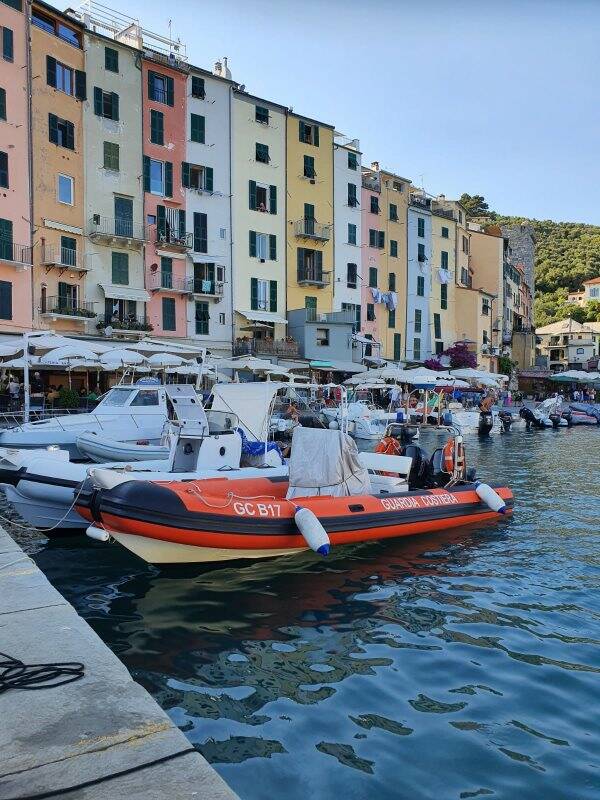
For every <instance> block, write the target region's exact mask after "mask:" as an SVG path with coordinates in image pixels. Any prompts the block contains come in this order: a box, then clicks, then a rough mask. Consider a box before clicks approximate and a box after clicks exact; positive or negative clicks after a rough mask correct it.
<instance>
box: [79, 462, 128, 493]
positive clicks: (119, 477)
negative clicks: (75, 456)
mask: <svg viewBox="0 0 600 800" xmlns="http://www.w3.org/2000/svg"><path fill="white" fill-rule="evenodd" d="M129 471H130V472H131V470H129ZM88 475H89V477H90V478H91V479H92V481H93V482H94V486H96V487H98V488H99V489H112V488H113V487H114V486H118V485H119V484H120V483H125V481H129V480H131V477H130V476H129V475H128V474H127V471H124V472H123V471H121V470H116V469H102V468H100V467H91V468H90V469H89V470H88Z"/></svg>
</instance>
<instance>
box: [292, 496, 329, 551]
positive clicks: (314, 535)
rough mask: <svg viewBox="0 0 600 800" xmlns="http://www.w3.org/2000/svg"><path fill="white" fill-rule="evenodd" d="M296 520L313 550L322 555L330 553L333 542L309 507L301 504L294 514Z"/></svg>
mask: <svg viewBox="0 0 600 800" xmlns="http://www.w3.org/2000/svg"><path fill="white" fill-rule="evenodd" d="M294 521H295V522H296V525H297V526H298V530H299V531H300V533H301V534H302V536H304V538H305V540H306V544H307V545H308V546H309V547H310V549H311V550H314V551H315V553H319V555H322V556H326V555H328V554H329V548H330V546H331V543H330V541H329V536H328V535H327V531H326V530H325V528H324V527H323V526H322V525H321V523H320V522H319V520H318V519H317V517H316V516H315V514H313V512H312V511H311V510H310V509H309V508H302V507H301V506H299V507H298V508H297V509H296V513H295V514H294Z"/></svg>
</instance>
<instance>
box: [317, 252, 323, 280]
mask: <svg viewBox="0 0 600 800" xmlns="http://www.w3.org/2000/svg"><path fill="white" fill-rule="evenodd" d="M315 271H316V273H317V275H320V274H321V273H322V272H323V253H322V252H321V251H320V250H315Z"/></svg>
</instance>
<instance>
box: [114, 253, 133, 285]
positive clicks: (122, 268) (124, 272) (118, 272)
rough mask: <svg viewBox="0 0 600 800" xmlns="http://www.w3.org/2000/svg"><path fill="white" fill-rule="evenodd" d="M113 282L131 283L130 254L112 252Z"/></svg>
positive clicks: (118, 283)
mask: <svg viewBox="0 0 600 800" xmlns="http://www.w3.org/2000/svg"><path fill="white" fill-rule="evenodd" d="M112 283H115V284H117V285H119V286H128V285H129V254H128V253H116V252H114V251H113V253H112Z"/></svg>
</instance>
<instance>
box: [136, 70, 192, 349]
mask: <svg viewBox="0 0 600 800" xmlns="http://www.w3.org/2000/svg"><path fill="white" fill-rule="evenodd" d="M186 85H187V84H186V74H185V73H184V72H182V71H180V70H178V69H174V68H173V67H171V66H167V65H166V64H165V63H163V61H162V59H161V58H160V56H158V55H157V57H156V60H154V59H150V58H145V59H144V61H143V64H142V88H143V97H144V102H143V152H144V214H145V217H146V223H147V225H148V235H149V243H148V245H147V247H146V255H145V268H146V288H147V289H148V291H149V292H150V294H151V296H152V297H151V300H150V302H149V303H148V305H147V315H148V322H149V323H150V324H151V325H152V326H153V329H154V333H155V334H158V335H164V336H177V337H185V336H187V309H188V305H189V302H188V295H189V280H190V279H189V278H188V277H187V275H186V273H187V268H186V267H187V253H188V251H189V250H191V249H192V246H193V242H194V237H193V236H192V234H191V233H188V225H187V220H186V214H185V190H184V189H183V187H182V175H181V170H182V164H183V162H184V161H185V154H186V130H187V128H186V105H187V104H186V91H187V90H186Z"/></svg>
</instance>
